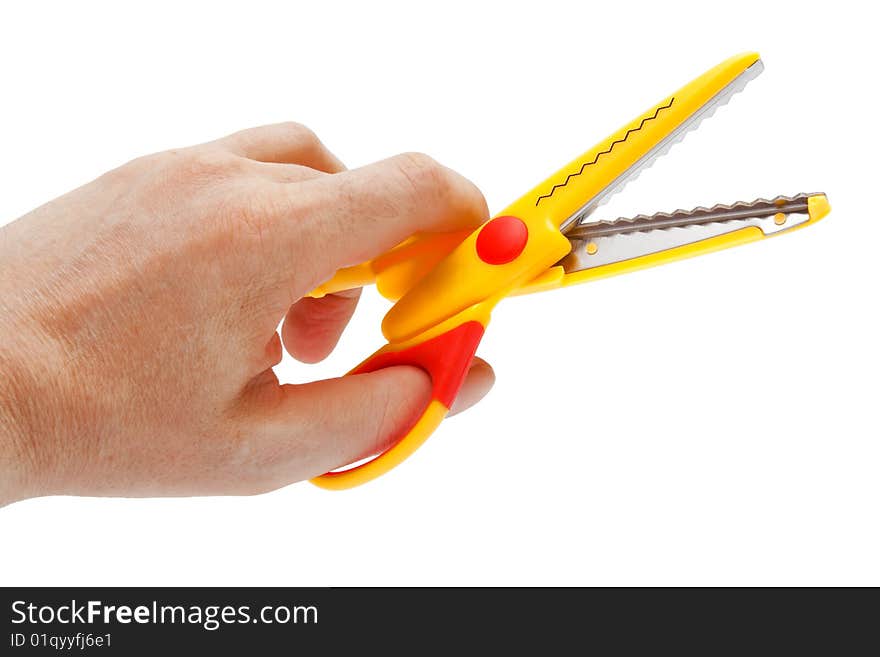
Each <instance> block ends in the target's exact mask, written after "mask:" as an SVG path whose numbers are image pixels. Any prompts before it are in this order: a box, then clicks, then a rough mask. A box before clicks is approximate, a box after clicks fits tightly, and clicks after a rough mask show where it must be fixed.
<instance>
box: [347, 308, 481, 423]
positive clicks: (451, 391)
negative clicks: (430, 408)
mask: <svg viewBox="0 0 880 657" xmlns="http://www.w3.org/2000/svg"><path fill="white" fill-rule="evenodd" d="M483 331H484V329H483V325H482V324H480V323H479V322H474V321H471V322H465V323H464V324H462V325H461V326H456V327H455V328H454V329H451V330H449V331H447V332H446V333H441V334H440V335H438V336H436V337H433V338H431V339H430V340H426V341H425V342H422V343H420V344H417V345H414V346H412V347H409V348H407V349H401V350H400V351H380V352H378V353H377V354H375V355H373V356H372V357H371V358H368V359H367V360H365V361H364V362H363V363H361V364H360V365H358V366H357V367H356V368H355V369H353V370H352V371H351V372H350V373H351V374H365V373H367V372H375V371H376V370H381V369H383V368H385V367H393V366H395V365H413V366H415V367H419V368H421V369H423V370H424V371H425V372H427V373H428V374H429V375H430V377H431V384H432V395H431V397H432V399H436V400H437V401H439V402H440V403H441V404H443V405H444V406H445V407H446V408H449V407H450V406H451V405H452V402H453V400H454V399H455V396H456V395H457V394H458V390H459V388H461V384H462V382H463V381H464V377H465V375H466V374H467V372H468V369H469V368H470V366H471V361H472V360H473V359H474V354H475V353H476V351H477V345H479V344H480V340H481V339H482V338H483Z"/></svg>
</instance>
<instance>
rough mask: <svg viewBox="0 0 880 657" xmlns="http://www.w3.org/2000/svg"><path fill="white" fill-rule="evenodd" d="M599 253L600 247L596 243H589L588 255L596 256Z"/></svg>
mask: <svg viewBox="0 0 880 657" xmlns="http://www.w3.org/2000/svg"><path fill="white" fill-rule="evenodd" d="M598 252H599V245H598V244H596V243H595V242H587V255H596V254H597V253H598Z"/></svg>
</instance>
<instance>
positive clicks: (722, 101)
mask: <svg viewBox="0 0 880 657" xmlns="http://www.w3.org/2000/svg"><path fill="white" fill-rule="evenodd" d="M763 70H764V64H763V62H762V61H761V60H760V59H759V60H758V61H756V62H755V63H754V64H752V65H751V66H749V67H748V68H747V69H746V70H745V71H743V72H742V73H740V74H739V75H738V76H736V77H735V78H734V79H733V80H731V81H730V83H729V84H728V85H727V86H726V87H724V88H723V89H722V90H721V91H719V92H718V93H717V94H715V95H714V96H712V98H710V99H709V100H708V101H706V103H705V104H704V105H703V106H701V107H700V108H699V109H698V110H696V111H695V112H694V113H693V114H691V115H690V116H689V117H688V118H687V119H685V120H684V121H683V122H682V123H681V125H679V126H678V127H677V128H676V129H675V130H673V131H672V132H670V133H669V134H668V135H667V136H666V137H664V138H663V139H662V140H661V141H659V142H657V145H656V146H654V148H652V149H651V150H649V151H648V152H647V153H645V154H644V155H643V156H642V157H641V158H640V159H638V160H637V161H636V162H635V163H633V165H632V166H630V167H629V168H628V169H627V170H626V171H624V172H623V173H621V174H620V175H619V176H617V178H615V179H614V180H613V181H612V182H611V183H610V184H609V185H608V186H607V187H605V188H604V189H603V190H602V191H601V192H600V193H599V194H597V195H596V196H594V197H593V198H592V199H590V200H588V201H587V202H586V203H585V204H584V205H583V206H582V207H581V208H580V209H579V210H578V211H577V212H575V213H574V214H573V215H572V216H571V217H569V218H568V219H566V220H565V221H563V222H562V224H561V225H560V230H561V231H562V232H563V233H567V232H568V231H570V230H571V229H572V228H574V227H575V226H577V225H578V224H579V223H582V222H583V221H584V220H585V219H586V218H587V217H589V216H590V215H591V214H592V213H593V212H594V211H595V209H596V208H598V207H599V206H600V205H602V204H603V203H605V202H606V201H607V200H608V199H609V198H611V196H613V195H614V194H616V193H617V192H619V191H620V190H621V189H623V188H624V186H625V185H626V184H627V183H628V182H630V181H632V180H635V179H636V178H637V177H638V175H639V174H640V173H641V172H642V171H644V170H645V169H647V168H648V167H650V166H651V165H652V164H654V162H655V161H656V160H657V159H658V158H660V157H661V156H662V155H665V154H666V153H667V152H668V151H669V149H670V148H672V146H674V145H675V144H677V143H678V142H680V141H681V140H682V139H684V137H685V135H687V133H688V132H690V131H691V130H695V129H696V128H697V127H698V126H699V125H700V124H701V123H702V122H703V121H704V120H706V119H707V118H709V117H710V116H712V114H714V113H715V111H716V110H717V109H718V108H719V107H721V106H723V105H726V104H727V103H728V101H730V99H731V97H732V96H734V95H735V94H736V93H738V92H740V91H742V90H743V89H744V88H745V86H746V85H747V84H748V83H749V82H751V81H752V80H754V79H755V78H756V77H758V75H760V74H761V72H762V71H763Z"/></svg>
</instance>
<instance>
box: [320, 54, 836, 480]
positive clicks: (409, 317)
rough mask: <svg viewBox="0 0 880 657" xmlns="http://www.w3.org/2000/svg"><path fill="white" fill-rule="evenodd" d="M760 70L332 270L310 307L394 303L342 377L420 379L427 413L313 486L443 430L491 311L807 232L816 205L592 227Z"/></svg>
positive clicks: (712, 83) (822, 205)
mask: <svg viewBox="0 0 880 657" xmlns="http://www.w3.org/2000/svg"><path fill="white" fill-rule="evenodd" d="M762 70H763V64H762V62H761V59H760V57H759V56H758V54H757V53H744V54H741V55H737V56H735V57H732V58H730V59H728V60H726V61H724V62H722V63H721V64H719V65H718V66H716V67H714V68H712V69H710V70H709V71H707V72H705V73H704V74H703V75H701V76H700V77H698V78H696V79H695V80H693V81H691V82H690V83H688V84H687V85H685V86H684V87H682V88H681V89H679V90H678V91H676V92H675V93H674V94H672V95H671V96H669V97H667V98H664V99H663V100H661V101H660V102H659V103H657V104H656V105H654V106H653V107H651V108H650V109H649V110H648V111H646V112H645V113H643V114H642V115H640V116H639V117H637V118H636V119H634V120H633V121H632V122H630V123H628V124H627V125H625V126H623V127H622V128H620V130H618V131H617V132H615V133H613V134H612V135H611V136H609V137H608V138H607V139H605V140H604V141H602V142H600V143H599V144H597V145H596V146H594V147H593V148H591V149H590V150H588V151H587V152H586V153H583V154H582V155H581V156H580V157H578V158H576V159H575V160H573V161H571V162H570V163H568V164H566V165H565V166H564V167H562V168H561V169H560V170H559V171H557V172H556V173H554V174H553V175H552V176H550V177H549V178H548V179H547V180H545V181H544V182H542V183H540V184H539V185H538V186H536V187H535V188H534V189H532V190H531V191H529V192H527V193H526V194H524V195H523V196H521V197H520V198H519V199H517V200H516V201H514V202H513V203H512V204H511V205H509V206H508V207H506V208H505V209H504V210H502V211H501V212H500V213H499V214H498V215H496V216H494V217H493V218H491V219H489V220H488V221H487V222H486V223H484V224H483V225H482V226H480V227H479V228H477V229H476V230H474V231H472V232H471V231H465V232H457V233H443V234H417V235H414V236H412V237H410V238H409V239H407V240H406V241H404V242H403V243H401V244H399V245H397V246H396V247H394V248H393V249H391V250H390V251H389V252H387V253H385V254H383V255H381V256H379V257H378V258H375V259H373V260H371V261H369V262H366V263H362V264H360V265H356V266H353V267H348V268H345V269H341V270H339V271H338V272H336V274H335V275H334V276H333V278H332V279H331V280H329V281H327V282H326V283H325V284H323V285H321V286H320V287H319V288H318V289H316V290H314V291H313V292H312V293H311V295H312V296H315V297H320V296H323V295H325V294H330V293H333V292H339V291H342V290H346V289H351V288H355V287H361V286H364V285H369V284H373V283H375V284H376V286H377V288H378V291H379V293H380V294H382V295H383V296H385V297H386V298H388V299H390V300H392V301H395V304H394V305H393V306H392V307H391V309H390V310H389V311H388V313H387V314H386V315H385V318H384V319H383V321H382V332H383V334H384V336H385V338H386V339H387V341H388V342H387V344H386V345H385V346H384V347H382V348H381V349H379V350H378V351H377V352H375V353H374V354H373V355H372V356H370V357H369V358H367V359H366V360H365V361H363V362H362V363H361V364H360V365H358V366H357V367H355V368H354V369H353V370H351V372H349V374H360V373H365V372H373V371H375V370H379V369H382V368H385V367H391V366H395V365H411V366H415V367H419V368H421V369H423V370H424V371H425V372H427V373H428V374H429V375H430V377H431V382H432V394H431V400H430V402H429V403H428V405H427V407H426V408H425V409H424V410H423V411H422V413H421V415H420V416H419V417H418V418H417V419H416V420H415V422H414V423H413V424H412V426H410V427H409V429H408V430H407V431H406V432H405V433H404V434H403V435H401V436H399V437H397V438H396V440H394V441H393V443H392V444H391V447H389V448H388V449H387V450H385V451H384V452H382V453H380V454H378V455H377V456H375V457H373V458H372V459H371V460H368V461H366V462H362V463H359V464H357V465H353V466H350V467H349V468H347V469H343V470H337V471H333V472H328V473H326V474H324V475H321V476H319V477H316V478H315V479H313V480H312V482H313V483H314V484H316V485H318V486H320V487H323V488H327V489H332V490H341V489H345V488H351V487H353V486H357V485H360V484H362V483H365V482H367V481H370V480H371V479H374V478H376V477H378V476H380V475H382V474H384V473H385V472H387V471H389V470H390V469H392V468H394V467H395V466H397V465H399V464H400V463H401V462H402V461H404V460H405V459H406V458H407V457H409V456H410V455H411V454H412V453H413V452H415V451H416V449H418V447H419V446H420V445H421V444H422V443H423V442H424V441H425V440H426V439H427V438H428V437H429V436H430V435H431V434H432V433H433V432H434V430H435V429H436V428H437V427H438V426H439V424H440V423H441V422H442V420H443V418H444V417H445V416H446V414H447V412H448V410H449V407H450V406H451V405H452V402H453V400H454V399H455V397H456V394H457V393H458V390H459V387H460V386H461V384H462V381H463V380H464V377H465V374H466V373H467V371H468V368H469V366H470V363H471V360H472V359H473V357H474V353H475V352H476V349H477V345H478V344H479V343H480V340H481V339H482V337H483V333H484V332H485V329H486V327H487V325H488V324H489V318H490V315H491V312H492V309H493V308H494V307H495V305H496V304H497V303H498V302H499V301H501V300H502V299H504V298H505V297H507V296H509V295H514V294H527V293H531V292H538V291H543V290H550V289H554V288H559V287H566V286H568V285H572V284H575V283H583V282H586V281H592V280H595V279H597V278H603V277H606V276H613V275H616V274H622V273H624V272H630V271H635V270H638V269H643V268H645V267H650V266H654V265H659V264H664V263H667V262H671V261H674V260H680V259H682V258H687V257H691V256H695V255H699V254H702V253H710V252H712V251H717V250H719V249H725V248H728V247H731V246H736V245H738V244H745V243H747V242H753V241H756V240H759V239H763V238H765V237H771V236H773V235H777V234H779V233H783V232H790V231H792V230H796V229H799V228H803V227H804V226H807V225H810V224H812V223H815V222H816V221H818V220H819V219H821V218H822V217H824V216H825V215H826V214H828V212H829V211H830V206H829V204H828V200H827V198H826V197H825V195H824V194H798V195H796V196H791V197H789V196H779V197H776V198H774V199H771V200H765V199H758V200H756V201H753V202H749V203H734V204H732V205H716V206H714V207H711V208H703V207H698V208H696V209H694V210H690V211H684V210H677V211H675V212H671V213H664V212H661V213H657V214H654V215H651V216H646V215H638V216H636V217H632V218H621V219H617V220H614V221H595V220H592V219H591V217H592V215H593V212H594V211H595V210H596V208H597V207H598V206H599V205H600V204H602V203H603V202H604V201H606V200H607V199H608V198H609V197H610V196H611V195H612V194H614V193H615V192H618V191H619V190H620V189H621V188H622V187H623V186H624V185H625V184H626V183H627V182H629V181H630V180H632V179H633V178H635V177H636V176H637V175H638V174H639V172H640V171H642V170H643V169H645V168H646V167H648V166H650V165H651V164H652V163H653V162H654V160H656V159H657V158H658V157H659V156H660V155H662V154H664V153H665V152H666V151H667V150H668V149H669V148H670V147H671V146H672V145H673V144H675V143H676V142H678V141H680V140H681V139H682V138H683V137H684V136H685V134H686V133H687V132H689V131H690V130H693V129H694V128H696V127H697V125H699V123H700V122H701V121H702V120H703V119H705V118H706V117H708V116H710V115H711V114H712V113H713V112H714V111H715V109H717V108H718V107H719V106H721V105H723V104H725V103H726V102H727V101H728V100H729V99H730V97H731V96H733V95H734V94H735V93H737V92H739V91H741V90H742V89H743V88H744V87H745V85H746V84H747V83H748V82H749V81H751V80H752V79H754V78H755V77H756V76H757V75H759V74H760V73H761V71H762Z"/></svg>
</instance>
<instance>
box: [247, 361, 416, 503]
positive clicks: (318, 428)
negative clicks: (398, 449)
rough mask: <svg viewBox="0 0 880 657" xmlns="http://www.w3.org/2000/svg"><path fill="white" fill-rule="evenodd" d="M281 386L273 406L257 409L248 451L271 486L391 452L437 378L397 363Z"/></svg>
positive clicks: (261, 406)
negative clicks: (398, 365)
mask: <svg viewBox="0 0 880 657" xmlns="http://www.w3.org/2000/svg"><path fill="white" fill-rule="evenodd" d="M274 390H275V392H276V393H277V399H275V400H274V401H273V403H271V404H262V405H260V404H259V403H257V406H256V407H255V409H254V413H253V415H254V418H253V421H254V422H255V423H256V424H257V427H256V428H255V429H254V434H255V435H256V436H257V437H258V438H257V439H256V441H255V442H254V443H253V444H251V445H249V448H248V452H249V454H250V458H251V459H252V460H253V461H254V462H255V463H256V464H257V465H258V466H259V468H260V471H261V472H262V473H264V479H263V480H264V482H265V484H266V486H272V487H276V486H281V485H284V484H287V483H290V482H291V481H297V480H300V479H305V478H310V477H315V476H317V475H320V474H323V473H325V472H329V471H330V470H334V469H336V468H339V467H342V466H345V465H348V464H350V463H354V462H355V461H358V460H360V459H362V458H365V457H367V456H370V455H373V454H377V453H379V452H381V451H384V450H385V449H387V448H388V447H389V446H390V445H391V444H392V443H393V442H394V441H395V440H397V439H398V438H399V437H400V436H401V435H402V434H403V433H404V432H405V431H407V430H408V429H409V427H410V426H412V424H413V423H414V422H415V420H416V419H417V417H418V416H419V415H420V414H421V412H422V411H423V410H424V409H425V407H426V406H427V404H428V402H429V400H430V396H431V383H430V378H429V377H428V375H427V374H426V373H425V372H423V371H422V370H420V369H417V368H413V367H390V368H387V369H383V370H379V371H377V372H371V373H369V374H358V375H356V376H344V377H341V378H338V379H327V380H324V381H316V382H314V383H307V384H304V385H283V386H280V387H275V388H274Z"/></svg>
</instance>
